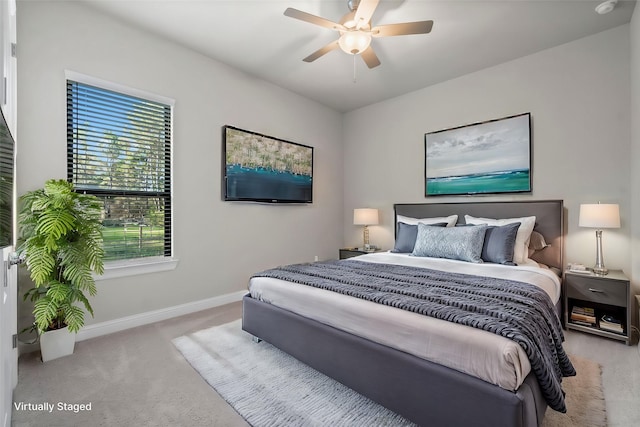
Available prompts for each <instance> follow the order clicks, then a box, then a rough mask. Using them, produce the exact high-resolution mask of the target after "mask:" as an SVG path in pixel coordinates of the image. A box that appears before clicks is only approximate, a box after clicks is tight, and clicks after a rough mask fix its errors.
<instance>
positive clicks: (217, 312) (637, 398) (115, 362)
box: [12, 302, 640, 427]
mask: <svg viewBox="0 0 640 427" xmlns="http://www.w3.org/2000/svg"><path fill="white" fill-rule="evenodd" d="M241 315H242V304H241V303H240V302H237V303H233V304H228V305H225V306H222V307H216V308H212V309H209V310H204V311H201V312H198V313H193V314H189V315H187V316H181V317H177V318H174V319H169V320H165V321H163V322H158V323H153V324H150V325H146V326H140V327H138V328H133V329H129V330H126V331H122V332H118V333H114V334H111V335H106V336H102V337H98V338H94V339H91V340H87V341H82V342H78V343H76V348H75V353H74V354H72V355H71V356H67V357H63V358H60V359H57V360H53V361H50V362H47V363H42V362H41V361H40V353H39V351H35V349H34V352H32V353H26V354H22V355H21V356H20V361H19V367H18V386H17V387H16V389H15V390H14V401H15V402H16V403H34V404H35V403H42V402H53V403H56V402H65V403H91V404H92V406H91V411H84V412H77V413H76V412H73V411H66V412H64V411H57V410H55V411H53V412H52V413H48V412H42V411H33V410H15V409H14V411H13V415H12V416H13V423H12V426H13V427H74V426H78V427H86V426H91V427H97V426H140V427H146V426H169V425H170V426H189V427H200V426H202V427H209V426H216V427H247V426H248V424H247V422H246V421H245V420H244V419H243V418H242V417H241V416H240V415H238V413H237V412H236V411H235V410H234V409H233V408H232V407H231V406H230V405H229V404H227V403H226V402H225V401H224V399H223V398H222V397H220V395H219V394H218V393H216V392H215V391H214V390H213V389H212V388H211V387H210V386H209V385H208V384H207V383H206V382H205V381H204V380H203V379H202V377H201V376H200V375H198V373H197V372H196V371H195V370H194V369H193V368H192V367H191V365H189V363H188V362H187V361H186V360H185V359H184V357H182V355H181V354H180V352H179V351H178V350H177V349H176V348H175V346H174V345H173V344H172V343H171V340H172V339H174V338H178V337H180V336H183V335H188V334H191V333H193V332H197V331H199V330H202V329H206V328H211V327H213V326H216V325H222V324H225V323H228V322H231V321H233V320H236V319H239V318H240V317H241ZM565 336H566V337H567V341H566V342H565V349H567V351H568V352H569V353H571V354H576V355H579V356H582V357H585V358H588V359H590V360H594V361H596V362H598V363H599V364H600V365H601V366H602V379H603V384H604V393H605V398H606V404H607V418H608V420H607V421H608V427H635V426H638V425H640V405H638V402H640V369H638V367H639V366H640V357H639V354H638V347H637V346H636V345H634V346H632V347H629V346H626V345H624V344H622V343H620V342H617V341H613V340H607V339H604V338H600V337H597V336H593V335H589V334H584V333H580V332H575V331H566V332H565ZM252 344H253V343H252Z"/></svg>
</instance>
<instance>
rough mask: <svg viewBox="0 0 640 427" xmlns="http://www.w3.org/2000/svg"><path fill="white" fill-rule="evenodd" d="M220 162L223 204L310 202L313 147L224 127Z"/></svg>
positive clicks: (311, 198) (311, 199) (311, 195)
mask: <svg viewBox="0 0 640 427" xmlns="http://www.w3.org/2000/svg"><path fill="white" fill-rule="evenodd" d="M222 159H223V162H224V164H223V180H222V185H223V194H224V200H225V201H251V202H263V203H311V202H312V201H313V147H309V146H307V145H302V144H297V143H295V142H290V141H285V140H283V139H279V138H274V137H272V136H267V135H263V134H260V133H257V132H251V131H246V130H242V129H238V128H236V127H233V126H224V127H223V128H222Z"/></svg>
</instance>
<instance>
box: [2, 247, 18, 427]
mask: <svg viewBox="0 0 640 427" xmlns="http://www.w3.org/2000/svg"><path fill="white" fill-rule="evenodd" d="M12 249H13V248H12V247H5V248H3V249H2V259H3V262H2V263H0V268H1V269H2V272H0V298H2V300H1V301H0V378H1V383H2V388H1V389H0V397H1V398H2V400H1V401H0V409H1V410H2V412H0V417H1V418H0V425H2V427H9V426H10V425H11V409H12V405H13V403H12V402H13V389H14V388H15V386H16V384H17V383H18V349H17V348H16V347H17V346H16V341H15V338H14V336H15V334H16V327H17V326H16V311H17V310H16V305H17V289H16V288H17V283H16V282H17V280H16V276H17V274H16V270H17V267H16V266H11V265H10V263H9V254H10V253H11V251H12Z"/></svg>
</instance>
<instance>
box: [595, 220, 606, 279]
mask: <svg viewBox="0 0 640 427" xmlns="http://www.w3.org/2000/svg"><path fill="white" fill-rule="evenodd" d="M591 270H592V271H593V274H595V275H597V276H606V275H607V274H609V270H607V269H606V268H605V267H604V259H603V257H602V230H596V265H595V266H594V267H593V268H592V269H591Z"/></svg>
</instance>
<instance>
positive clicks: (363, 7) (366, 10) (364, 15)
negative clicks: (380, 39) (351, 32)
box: [354, 0, 380, 29]
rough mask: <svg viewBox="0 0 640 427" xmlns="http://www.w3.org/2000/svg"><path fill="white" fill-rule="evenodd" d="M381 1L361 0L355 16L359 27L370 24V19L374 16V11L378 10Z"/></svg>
mask: <svg viewBox="0 0 640 427" xmlns="http://www.w3.org/2000/svg"><path fill="white" fill-rule="evenodd" d="M379 1H380V0H360V3H358V8H357V9H356V16H355V17H354V20H355V21H356V28H357V29H360V28H362V27H365V26H367V25H369V21H371V17H372V16H373V12H375V11H376V7H378V2H379Z"/></svg>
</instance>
